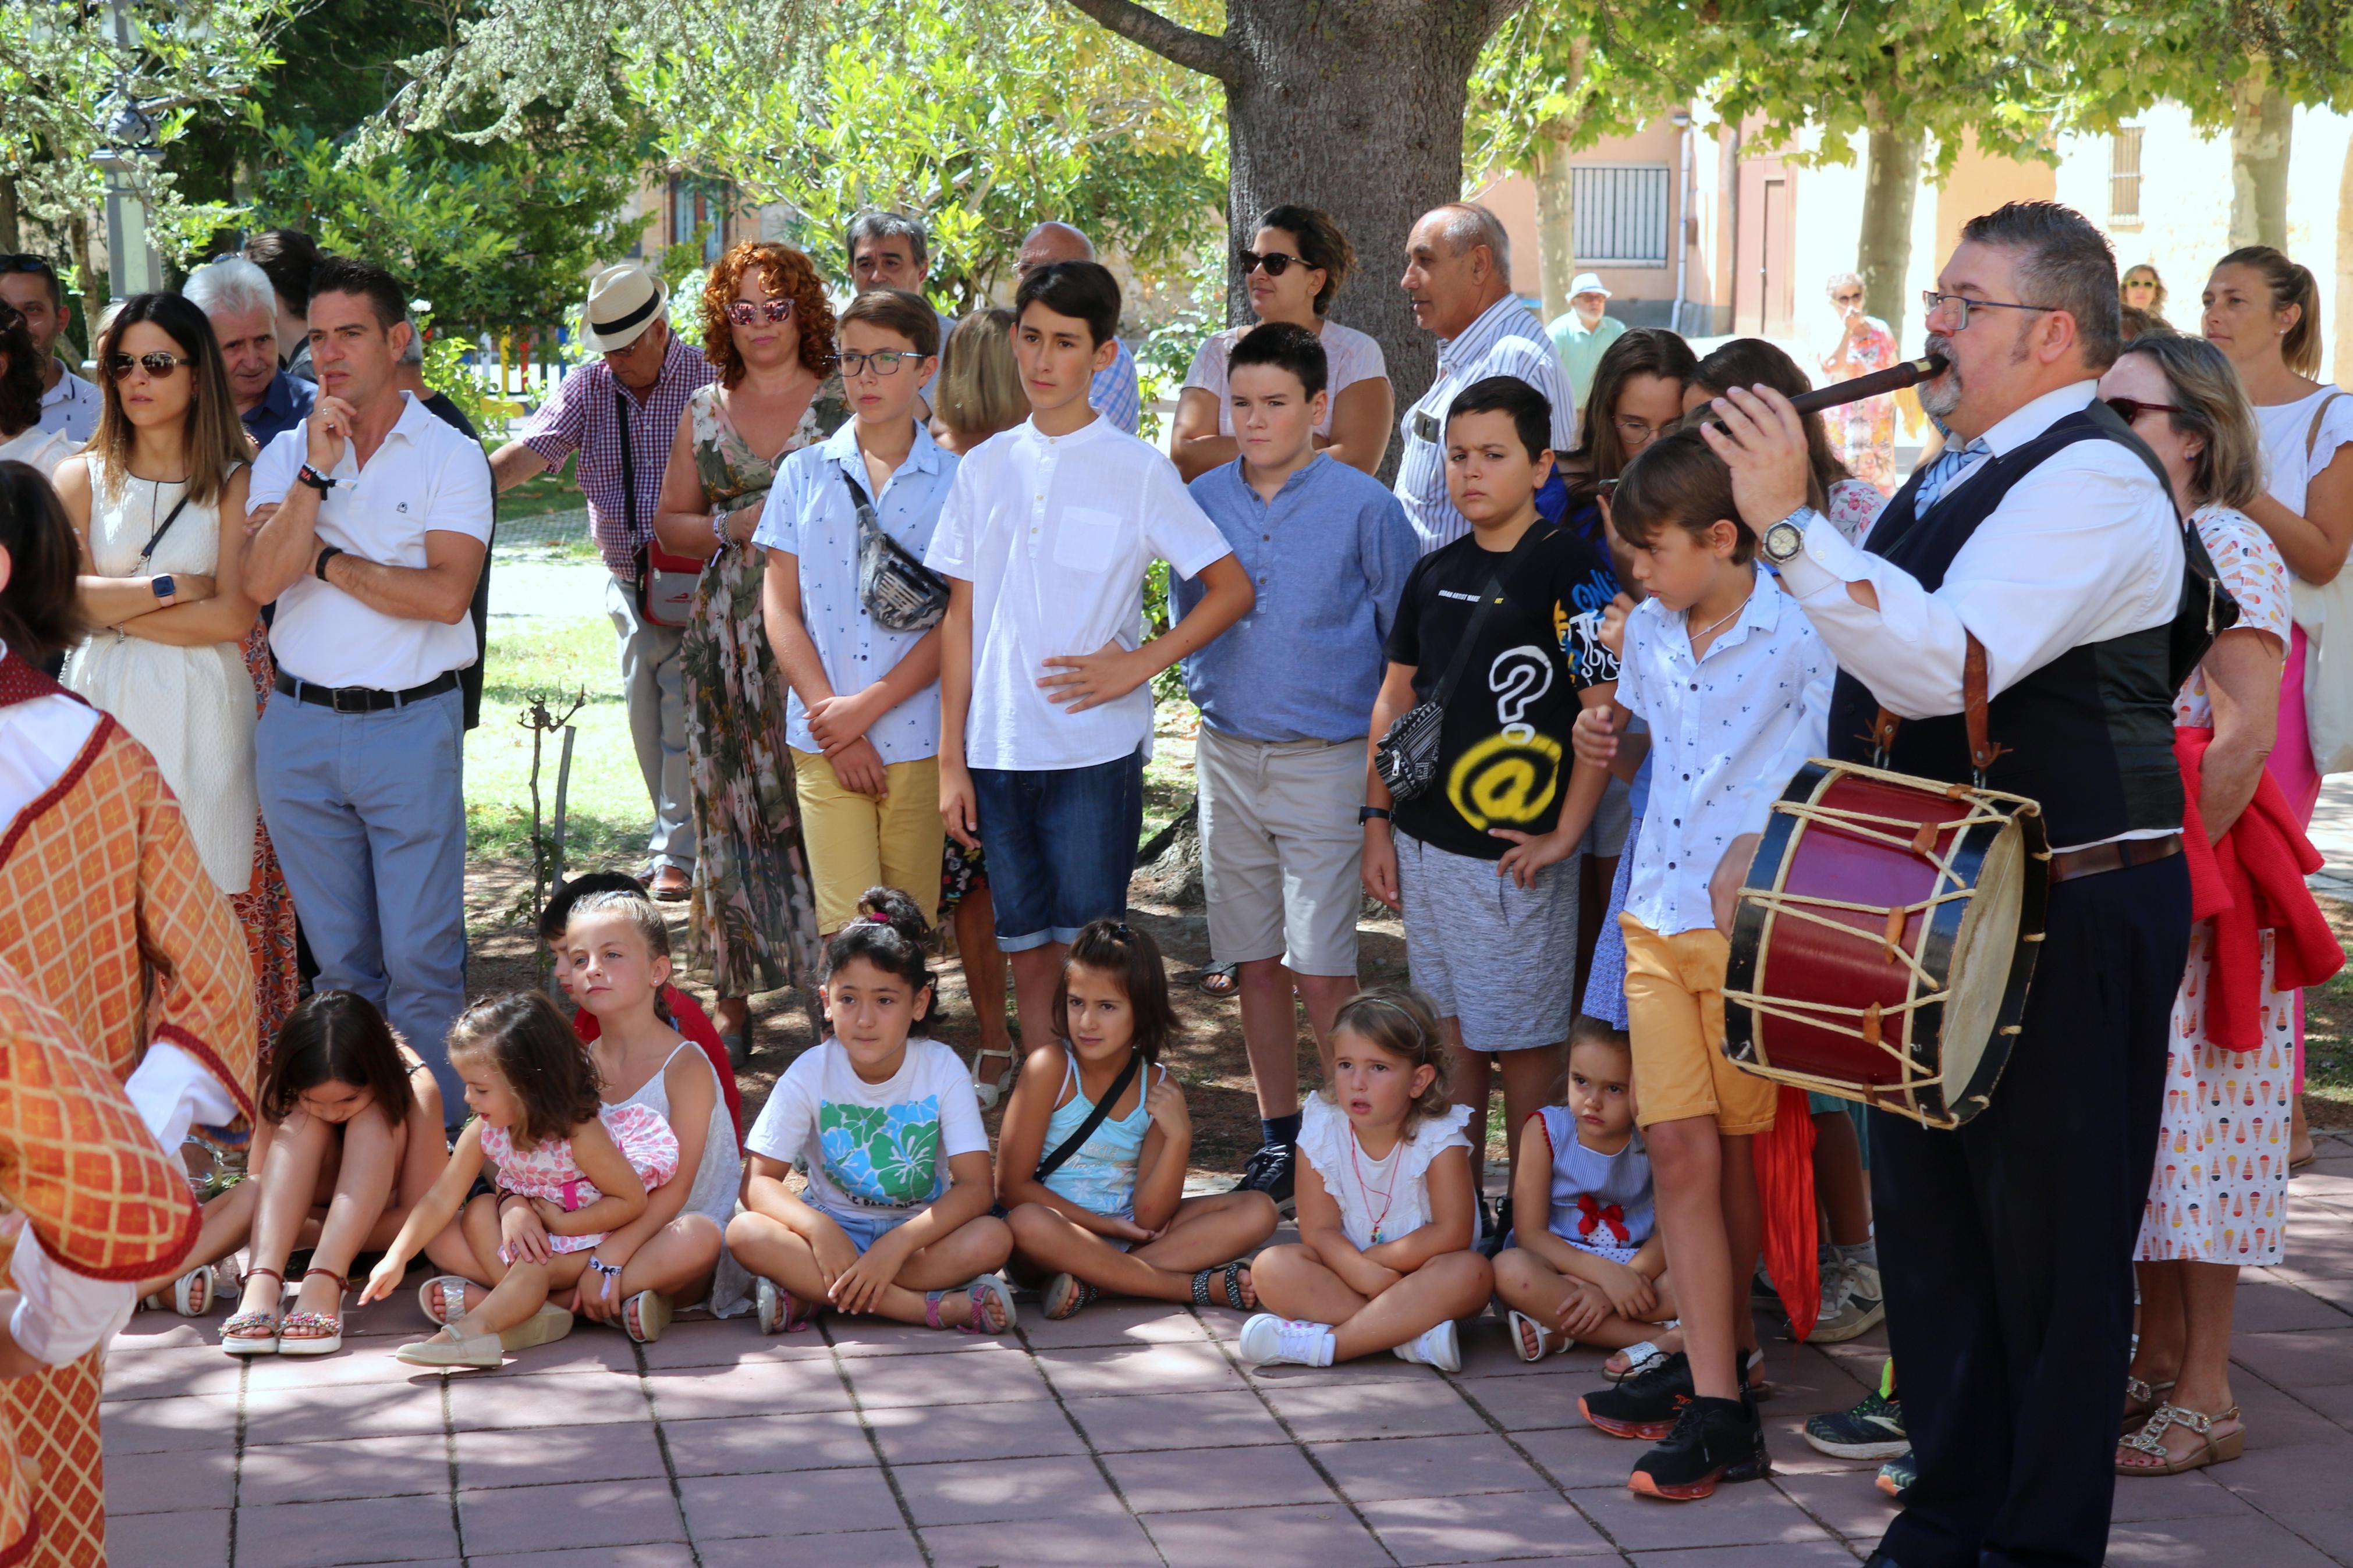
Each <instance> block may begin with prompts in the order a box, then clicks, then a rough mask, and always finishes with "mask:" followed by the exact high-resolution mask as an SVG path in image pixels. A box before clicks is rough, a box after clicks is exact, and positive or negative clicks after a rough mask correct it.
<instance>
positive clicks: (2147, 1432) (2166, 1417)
mask: <svg viewBox="0 0 2353 1568" xmlns="http://www.w3.org/2000/svg"><path fill="white" fill-rule="evenodd" d="M2238 1418H2239V1407H2238V1406H2237V1405H2232V1406H2231V1408H2229V1409H2228V1410H2225V1411H2223V1412H2222V1413H2221V1415H2204V1414H2202V1413H2200V1412H2199V1411H2196V1410H2184V1409H2182V1408H2181V1406H2179V1405H2174V1404H2170V1403H2165V1404H2160V1405H2158V1407H2157V1410H2156V1412H2155V1414H2153V1415H2150V1416H2149V1418H2148V1423H2147V1425H2146V1426H2143V1427H2142V1428H2141V1429H2140V1430H2139V1431H2137V1432H2136V1433H2134V1434H2133V1435H2132V1436H2129V1437H2126V1438H2125V1439H2124V1440H2123V1441H2122V1442H2120V1443H2119V1444H2117V1445H2116V1447H2118V1448H2119V1449H2123V1448H2131V1449H2133V1450H2135V1451H2136V1452H2138V1453H2142V1454H2147V1455H2148V1456H2149V1457H2150V1458H2153V1459H2156V1460H2157V1461H2158V1463H2156V1464H2154V1465H2134V1464H2126V1462H2125V1460H2124V1459H2123V1458H2122V1457H2121V1456H2119V1457H2118V1458H2117V1459H2116V1474H2118V1475H2120V1476H2178V1475H2180V1474H2181V1473H2182V1472H2183V1471H2185V1470H2202V1469H2204V1468H2206V1467H2207V1466H2209V1465H2220V1464H2223V1463H2225V1462H2227V1461H2229V1460H2232V1459H2235V1458H2238V1457H2239V1456H2240V1455H2241V1454H2242V1453H2244V1452H2246V1448H2247V1429H2246V1427H2245V1426H2241V1427H2240V1428H2239V1429H2238V1430H2237V1431H2235V1432H2226V1433H2224V1434H2223V1435H2222V1436H2220V1437H2217V1436H2214V1427H2215V1426H2216V1424H2217V1423H2219V1422H2223V1421H2236V1420H2238ZM2174 1426H2187V1427H2189V1430H2191V1431H2192V1432H2195V1433H2196V1434H2198V1446H2197V1447H2194V1448H2192V1449H2190V1450H2189V1452H2188V1453H2186V1454H2175V1453H2169V1452H2168V1451H2167V1449H2166V1447H2165V1434H2166V1431H2167V1429H2168V1428H2169V1427H2174Z"/></svg>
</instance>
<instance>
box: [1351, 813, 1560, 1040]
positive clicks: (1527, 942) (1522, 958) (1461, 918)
mask: <svg viewBox="0 0 2353 1568" xmlns="http://www.w3.org/2000/svg"><path fill="white" fill-rule="evenodd" d="M1395 837H1396V841H1397V857H1398V897H1399V900H1400V901H1401V902H1402V903H1403V904H1404V905H1405V949H1406V962H1407V964H1408V966H1409V968H1410V969H1411V971H1412V973H1413V983H1414V984H1415V985H1416V986H1417V987H1419V989H1420V990H1422V991H1424V992H1426V993H1428V994H1429V996H1430V1000H1431V1001H1432V1002H1433V1003H1435V1004H1436V1005H1437V1007H1438V1016H1440V1017H1441V1018H1454V1019H1457V1020H1459V1021H1460V1022H1461V1027H1462V1044H1463V1045H1464V1047H1467V1048H1468V1049H1471V1050H1474V1051H1514V1050H1522V1049H1525V1048H1526V1047H1531V1046H1554V1045H1558V1044H1559V1043H1560V1042H1561V1041H1563V1040H1566V1039H1567V1038H1568V1026H1569V1025H1570V1024H1572V1023H1573V1022H1575V1021H1576V1018H1577V985H1576V981H1577V860H1578V856H1577V855H1571V856H1569V857H1568V858H1567V859H1565V860H1560V861H1557V862H1556V863H1555V864H1553V865H1550V866H1547V867H1546V868H1544V869H1543V870H1542V871H1540V872H1538V873H1537V874H1536V885H1535V887H1533V888H1523V887H1521V886H1520V885H1519V883H1518V882H1517V881H1516V880H1514V879H1512V878H1510V877H1498V876H1497V875H1495V862H1494V861H1493V860H1478V859H1473V858H1471V857H1470V856H1467V855H1455V854H1451V853H1449V852H1448V851H1446V850H1444V849H1440V848H1436V847H1432V846H1430V845H1428V844H1424V843H1423V842H1422V841H1421V840H1420V839H1419V838H1416V837H1413V836H1412V835H1411V834H1408V833H1399V834H1398V835H1396V836H1395ZM1581 853H1582V852H1581V851H1580V854H1581Z"/></svg>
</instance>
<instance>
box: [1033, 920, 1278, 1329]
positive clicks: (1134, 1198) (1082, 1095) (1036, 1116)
mask: <svg viewBox="0 0 2353 1568" xmlns="http://www.w3.org/2000/svg"><path fill="white" fill-rule="evenodd" d="M1053 1016H1054V1021H1055V1024H1056V1026H1057V1028H1056V1033H1057V1034H1059V1035H1060V1038H1059V1039H1058V1040H1056V1041H1055V1042H1054V1043H1053V1044H1052V1045H1050V1046H1046V1047H1040V1048H1039V1049H1038V1050H1036V1051H1033V1052H1031V1053H1030V1055H1029V1060H1028V1061H1027V1062H1026V1063H1024V1064H1023V1067H1022V1069H1021V1076H1020V1078H1019V1079H1018V1080H1017V1081H1016V1082H1015V1084H1014V1086H1013V1096H1012V1099H1011V1100H1008V1102H1007V1105H1006V1109H1005V1123H1004V1126H1003V1127H1002V1128H1001V1129H1000V1130H999V1131H998V1134H997V1202H998V1204H999V1205H1002V1207H1003V1208H1004V1210H1005V1211H1006V1223H1008V1225H1010V1226H1012V1227H1013V1243H1014V1253H1013V1267H1014V1269H1015V1271H1016V1274H1017V1277H1022V1278H1025V1279H1026V1280H1027V1281H1029V1282H1031V1283H1040V1284H1042V1287H1043V1294H1044V1297H1045V1307H1046V1316H1047V1317H1048V1318H1050V1319H1056V1320H1059V1319H1062V1318H1067V1317H1069V1316H1070V1315H1071V1313H1073V1312H1075V1311H1077V1310H1080V1309H1081V1308H1082V1307H1084V1306H1086V1305H1087V1304H1088V1303H1089V1302H1091V1301H1092V1300H1095V1298H1096V1297H1098V1296H1099V1295H1101V1294H1103V1292H1105V1291H1111V1292H1114V1293H1116V1294H1119V1295H1123V1296H1143V1297H1147V1298H1151V1299H1154V1300H1164V1301H1190V1302H1192V1303H1194V1304H1195V1305H1197V1306H1204V1307H1207V1306H1219V1307H1227V1308H1230V1309H1231V1310H1235V1311H1248V1310H1250V1309H1251V1308H1253V1307H1254V1306H1255V1305H1256V1304H1257V1295H1256V1292H1255V1291H1254V1290H1253V1289H1251V1287H1250V1270H1249V1268H1248V1267H1247V1266H1246V1265H1245V1264H1243V1263H1241V1262H1240V1261H1237V1260H1238V1259H1240V1258H1243V1257H1245V1256H1246V1255H1247V1254H1248V1253H1249V1252H1250V1250H1251V1249H1252V1248H1253V1247H1257V1246H1258V1245H1259V1244H1261V1242H1263V1241H1265V1240H1266V1238H1267V1237H1270V1236H1271V1235H1273V1234H1274V1226H1275V1212H1274V1203H1273V1200H1271V1198H1269V1197H1268V1196H1267V1195H1266V1194H1263V1193H1258V1192H1241V1193H1219V1194H1213V1195H1208V1196H1203V1197H1191V1198H1188V1197H1187V1196H1185V1170H1186V1166H1187V1164H1188V1163H1190V1160H1191V1155H1192V1150H1193V1122H1192V1118H1191V1116H1190V1115H1189V1114H1188V1113H1187V1110H1186V1108H1185V1093H1184V1090H1183V1089H1180V1088H1178V1087H1177V1084H1176V1080H1175V1079H1172V1078H1171V1077H1170V1076H1169V1075H1168V1071H1167V1069H1166V1068H1163V1067H1161V1066H1160V1053H1161V1051H1162V1050H1163V1049H1164V1048H1165V1047H1166V1046H1167V1044H1168V1042H1169V1041H1170V1040H1171V1039H1173V1038H1174V1037H1175V1036H1176V1029H1177V1023H1176V1009H1175V1008H1174V1007H1173V1006H1171V1005H1170V1004H1169V1001H1168V980H1167V975H1166V970H1165V968H1164V966H1163V964H1162V962H1161V957H1160V949H1159V948H1158V946H1157V945H1156V944H1155V943H1154V942H1153V940H1152V938H1151V937H1150V936H1149V935H1147V934H1146V933H1145V932H1143V931H1134V930H1131V929H1130V928H1129V927H1128V926H1127V925H1126V924H1124V922H1121V921H1095V922H1094V923H1093V924H1092V925H1090V926H1088V927H1087V928H1086V929H1085V930H1083V931H1081V932H1079V935H1078V938H1077V940H1076V941H1074V942H1071V952H1070V956H1069V958H1068V959H1067V960H1066V961H1065V962H1064V963H1063V966H1062V979H1061V984H1060V985H1059V986H1057V987H1056V990H1055V995H1054V1014H1053ZM1131 1065H1132V1066H1133V1068H1134V1070H1133V1071H1132V1072H1131V1071H1129V1070H1128V1069H1129V1068H1130V1067H1131ZM1123 1078H1124V1079H1125V1081H1124V1082H1123V1081H1122V1079H1123ZM1099 1110H1100V1112H1101V1114H1098V1111H1099ZM1091 1119H1092V1121H1093V1123H1094V1125H1093V1126H1092V1128H1090V1127H1089V1126H1088V1125H1087V1124H1088V1122H1089V1121H1090V1120H1091ZM1082 1132H1083V1133H1084V1136H1083V1138H1082V1137H1081V1133H1082Z"/></svg>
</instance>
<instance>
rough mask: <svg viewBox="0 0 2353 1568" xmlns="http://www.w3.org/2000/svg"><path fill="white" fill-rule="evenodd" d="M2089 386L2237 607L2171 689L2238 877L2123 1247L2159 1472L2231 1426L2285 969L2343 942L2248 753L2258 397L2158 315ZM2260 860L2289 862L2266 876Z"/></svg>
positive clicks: (2136, 1441) (2230, 1441)
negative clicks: (2127, 428)
mask: <svg viewBox="0 0 2353 1568" xmlns="http://www.w3.org/2000/svg"><path fill="white" fill-rule="evenodd" d="M2100 394H2101V395H2102V396H2103V397H2105V398H2106V399H2107V400H2108V405H2109V407H2111V408H2113V409H2114V410H2116V412H2117V413H2118V414H2120V415H2123V416H2125V417H2126V419H2127V420H2128V421H2129V422H2130V424H2131V425H2132V427H2133V430H2134V433H2135V434H2137V435H2138V436H2139V437H2140V438H2141V439H2142V440H2143V441H2145V442H2147V445H2148V447H2149V450H2150V451H2152V452H2154V453H2155V454H2156V455H2157V457H2158V461H2160V462H2161V463H2163V464H2164V465H2165V470H2166V475H2167V478H2168V479H2169V480H2170V481H2171V484H2172V488H2173V494H2174V501H2175V504H2176V505H2178V506H2179V508H2180V509H2181V510H2182V512H2183V513H2184V514H2185V515H2187V516H2189V518H2190V519H2191V521H2193V522H2194V523H2195V524H2196V526H2197V529H2198V537H2199V539H2200V542H2202V543H2204V545H2205V547H2206V552H2207V554H2208V555H2209V556H2211V558H2212V560H2213V563H2214V567H2215V571H2216V573H2217V574H2218V575H2219V576H2220V578H2221V583H2222V585H2223V587H2225V588H2226V589H2228V590H2229V591H2230V594H2231V596H2232V598H2233V599H2235V600H2237V601H2238V605H2239V618H2238V622H2237V624H2236V625H2235V626H2232V628H2231V629H2230V630H2228V631H2225V632H2223V633H2222V634H2221V636H2220V637H2217V638H2216V639H2215V641H2214V646H2213V647H2212V648H2211V649H2210V650H2209V651H2208V653H2207V655H2206V658H2205V659H2204V661H2203V662H2202V663H2201V664H2200V666H2199V668H2197V669H2196V670H2195V671H2194V672H2193V673H2192V674H2191V675H2190V677H2189V680H2188V681H2187V682H2186V683H2185V684H2184V685H2183V687H2182V689H2181V692H2180V694H2179V697H2178V698H2177V699H2176V700H2175V702H2174V723H2175V725H2176V727H2177V732H2178V733H2179V736H2180V737H2181V739H2180V741H2179V743H2178V744H2177V746H2176V750H2177V752H2180V753H2181V754H2182V757H2183V770H2182V771H2183V781H2182V782H2183V784H2184V785H2185V787H2186V789H2187V792H2188V795H2189V808H2190V812H2191V816H2190V817H2189V823H2188V825H2187V826H2189V827H2190V828H2191V829H2192V831H2191V832H2190V833H2189V835H2188V836H2187V837H2189V854H2190V855H2191V856H2192V857H2193V858H2217V859H2220V860H2223V861H2229V862H2232V863H2235V864H2236V865H2238V866H2242V867H2245V868H2249V869H2250V872H2251V877H2250V879H2249V885H2248V886H2247V887H2243V888H2241V889H2238V890H2237V892H2236V893H2234V894H2233V907H2232V908H2229V909H2225V910H2223V911H2222V912H2221V913H2220V914H2216V915H2211V916H2209V917H2208V918H2205V919H2202V920H2200V921H2197V923H2196V924H2195V925H2194V926H2193V927H2192V928H2191V930H2190V939H2189V967H2188V970H2187V971H2186V973H2184V974H2183V976H2182V981H2181V987H2180V990H2179V994H2177V995H2176V996H2175V998H2174V1004H2173V1027H2172V1029H2171V1031H2170V1035H2169V1038H2170V1041H2171V1044H2170V1046H2169V1047H2168V1053H2167V1058H2166V1063H2165V1077H2164V1080H2163V1096H2164V1098H2163V1110H2162V1111H2161V1113H2160V1114H2161V1120H2160V1121H2159V1122H2158V1155H2157V1161H2156V1167H2155V1170H2154V1173H2153V1174H2152V1177H2151V1180H2150V1184H2149V1193H2148V1201H2147V1207H2146V1208H2145V1209H2144V1210H2143V1212H2142V1216H2141V1229H2140V1242H2139V1246H2138V1248H2137V1253H2136V1257H2137V1263H2136V1265H2135V1267H2136V1270H2137V1273H2138V1275H2139V1280H2140V1338H2139V1342H2138V1343H2137V1347H2136V1349H2135V1352H2134V1356H2133V1363H2132V1370H2131V1375H2130V1377H2129V1378H2128V1379H2127V1380H2126V1404H2125V1414H2126V1420H2128V1421H2131V1422H2136V1423H2142V1425H2140V1426H2138V1429H2137V1431H2133V1432H2130V1433H2128V1434H2127V1435H2126V1437H2125V1439H2124V1441H2123V1442H2122V1443H2121V1444H2119V1445H2118V1447H2117V1449H2116V1473H2117V1474H2118V1475H2121V1476H2162V1475H2174V1474H2177V1473H2179V1472H2180V1471H2182V1470H2186V1469H2194V1468H2200V1467H2202V1466H2205V1465H2210V1464H2214V1463H2218V1462H2220V1461H2222V1460H2227V1459H2233V1458H2238V1456H2239V1453H2240V1451H2241V1449H2242V1448H2243V1447H2244V1446H2245V1443H2246V1430H2245V1428H2244V1426H2242V1425H2241V1423H2240V1421H2239V1418H2238V1417H2239V1412H2238V1407H2237V1406H2236V1405H2233V1404H2232V1399H2231V1381H2230V1352H2231V1313H2232V1302H2233V1300H2234V1299H2235V1297H2236V1293H2237V1289H2238V1280H2239V1269H2240V1268H2241V1267H2242V1266H2250V1267H2256V1268H2261V1267H2265V1266H2269V1265H2274V1264H2276V1263H2278V1262H2279V1261H2280V1258H2281V1240H2282V1232H2283V1230H2284V1226H2285V1225H2286V1219H2287V1215H2286V1207H2287V1159H2286V1153H2287V1141H2288V1131H2287V1121H2288V1089H2289V1078H2290V1073H2291V1070H2292V1067H2293V1058H2294V1051H2295V1025H2294V1016H2295V1009H2294V1006H2293V1005H2292V1000H2291V989H2290V988H2291V987H2292V986H2294V985H2297V984H2307V983H2315V984H2316V983H2317V982H2318V981H2319V980H2321V979H2325V978H2327V974H2328V973H2332V972H2333V971H2334V970H2335V969H2336V967H2337V965H2338V964H2339V963H2342V962H2343V958H2342V955H2341V953H2339V952H2337V944H2336V942H2335V940H2334V939H2333V938H2332V937H2331V936H2330V935H2329V932H2328V927H2327V921H2325V920H2324V919H2323V918H2322V917H2321V914H2320V911H2319V910H2318V908H2317V907H2316V905H2315V904H2314V902H2313V900H2312V896H2311V894H2309V893H2308V892H2306V890H2305V887H2304V882H2303V879H2302V877H2301V876H2300V875H2298V874H2297V873H2296V872H2295V869H2294V859H2293V858H2292V856H2291V855H2289V854H2287V853H2283V852H2280V850H2279V847H2280V846H2281V845H2282V844H2283V843H2284V844H2286V845H2288V846H2289V847H2291V848H2295V847H2303V848H2304V849H2305V850H2306V851H2307V852H2308V846H2306V845H2305V843H2304V839H2303V837H2302V834H2301V833H2300V832H2299V831H2298V828H2297V825H2296V823H2295V819H2294V817H2293V816H2292V815H2291V814H2290V810H2289V804H2288V802H2287V800H2286V799H2285V797H2284V795H2283V794H2282V792H2281V789H2280V786H2279V783H2278V781H2277V779H2276V778H2275V777H2274V775H2273V774H2271V773H2267V772H2266V771H2265V770H2264V766H2263V758H2264V754H2265V753H2266V752H2268V751H2269V750H2270V749H2271V746H2272V742H2273V738H2274V733H2275V731H2276V729H2277V721H2278V717H2279V709H2280V665H2281V660H2282V658H2283V656H2284V652H2285V650H2286V647H2287V642H2288V627H2289V605H2288V569H2287V564H2286V563H2285V562H2284V561H2283V560H2282V559H2281V554H2280V551H2279V549H2278V547H2277V546H2276V545H2274V543H2273V542H2272V540H2271V539H2270V537H2269V536H2267V535H2266V534H2265V532H2264V531H2263V529H2262V528H2261V527H2260V526H2258V525H2257V523H2256V522H2255V521H2253V519H2252V518H2251V517H2250V516H2249V515H2248V513H2247V510H2246V509H2247V508H2248V507H2249V506H2251V505H2252V504H2253V503H2254V502H2256V501H2257V500H2258V499H2259V498H2260V497H2261V496H2262V494H2263V443H2262V439H2261V437H2260V436H2259V435H2258V433H2257V427H2256V422H2255V414H2254V411H2253V409H2251V408H2250V407H2249V406H2248V404H2247V398H2246V395H2245V394H2244V393H2243V392H2242V391H2241V390H2240V386H2239V377H2238V375H2237V374H2234V373H2233V371H2232V364H2231V362H2230V361H2229V360H2228V359H2226V358H2224V357H2223V353H2222V351H2221V350H2220V349H2218V348H2217V347H2215V346H2214V345H2213V344H2212V343H2209V342H2203V341H2201V340H2200V339H2197V338H2192V337H2185V336H2183V335H2181V334H2179V333H2172V332H2168V333H2158V334H2156V335H2153V336H2150V337H2146V338H2142V339H2140V340H2138V341H2137V342H2135V343H2134V344H2133V346H2132V347H2131V348H2130V349H2128V350H2126V352H2125V353H2124V354H2123V356H2122V357H2120V358H2119V359H2118V360H2117V361H2116V363H2115V364H2114V365H2113V366H2111V367H2110V368H2109V370H2108V373H2107V374H2106V375H2105V376H2103V377H2102V378H2101V381H2100ZM2210 845H2211V848H2210V847H2209V846H2210ZM2259 850H2268V851H2270V852H2269V853H2258V851H2259ZM2194 863H2195V862H2194V860H2193V864H2194ZM2264 865H2276V866H2280V867H2283V868H2286V874H2285V875H2284V876H2283V877H2278V878H2266V877H2265V876H2263V874H2262V872H2261V871H2260V870H2259V869H2257V868H2260V867H2262V866H2264ZM2226 880H2227V879H2226ZM2267 922H2268V923H2267ZM2258 926H2262V927H2263V929H2261V930H2260V931H2258V930H2257V928H2258ZM2225 1145H2228V1146H2229V1148H2228V1152H2227V1153H2226V1152H2225Z"/></svg>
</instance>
